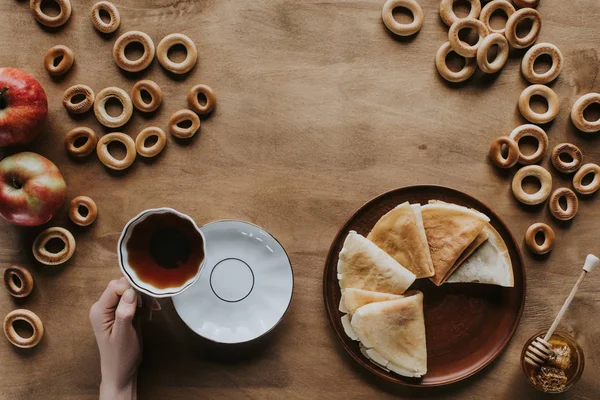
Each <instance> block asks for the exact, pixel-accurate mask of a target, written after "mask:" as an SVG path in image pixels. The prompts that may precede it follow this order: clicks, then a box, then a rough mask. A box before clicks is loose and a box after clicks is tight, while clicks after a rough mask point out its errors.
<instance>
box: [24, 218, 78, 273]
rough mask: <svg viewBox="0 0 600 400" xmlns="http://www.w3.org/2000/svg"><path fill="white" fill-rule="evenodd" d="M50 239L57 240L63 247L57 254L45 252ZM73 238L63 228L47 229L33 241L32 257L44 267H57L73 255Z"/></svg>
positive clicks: (74, 245)
mask: <svg viewBox="0 0 600 400" xmlns="http://www.w3.org/2000/svg"><path fill="white" fill-rule="evenodd" d="M52 239H59V240H60V241H61V242H63V243H64V245H65V247H63V248H62V250H60V251H59V252H58V253H51V252H49V251H48V250H46V245H47V244H48V242H49V241H50V240H52ZM75 247H76V244H75V238H74V237H73V235H72V234H71V232H69V231H68V230H66V229H65V228H59V227H53V228H48V229H46V230H45V231H43V232H42V233H40V234H39V235H37V237H36V238H35V240H34V241H33V256H34V257H35V259H36V260H38V261H39V262H41V263H42V264H46V265H58V264H62V263H64V262H67V261H69V259H70V258H71V256H73V253H75Z"/></svg>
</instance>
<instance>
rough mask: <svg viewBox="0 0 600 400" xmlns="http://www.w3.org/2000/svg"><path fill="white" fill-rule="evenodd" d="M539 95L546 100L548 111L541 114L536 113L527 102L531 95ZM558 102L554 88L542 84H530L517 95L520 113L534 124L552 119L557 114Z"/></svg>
mask: <svg viewBox="0 0 600 400" xmlns="http://www.w3.org/2000/svg"><path fill="white" fill-rule="evenodd" d="M535 95H539V96H542V97H543V98H545V99H546V101H547V102H548V111H546V112H545V113H543V114H540V113H537V112H535V111H533V110H532V109H531V105H530V104H529V102H530V100H531V97H532V96H535ZM559 110H560V102H559V100H558V96H557V95H556V93H554V90H552V89H550V88H549V87H548V86H544V85H537V84H536V85H531V86H529V87H526V88H525V90H523V92H522V93H521V95H520V96H519V111H521V115H522V116H523V117H524V118H525V119H526V120H527V121H529V122H533V123H534V124H545V123H547V122H550V121H552V120H553V119H554V118H556V116H557V115H558V112H559Z"/></svg>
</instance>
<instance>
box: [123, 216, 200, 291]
mask: <svg viewBox="0 0 600 400" xmlns="http://www.w3.org/2000/svg"><path fill="white" fill-rule="evenodd" d="M127 253H128V256H127V261H128V264H129V265H130V267H131V269H133V270H134V271H135V272H136V274H137V276H138V277H139V279H140V280H142V281H144V282H146V283H148V284H151V285H152V286H154V287H156V288H157V289H167V288H171V287H179V286H182V285H183V284H184V283H185V282H187V281H188V280H189V279H191V278H193V277H194V276H195V275H196V274H197V273H198V269H199V268H200V264H201V263H202V260H203V259H204V249H203V243H202V237H201V236H200V234H199V233H198V231H197V230H196V227H195V226H194V225H193V224H192V223H191V222H190V221H189V220H187V219H184V218H181V217H179V216H177V215H175V214H167V213H165V214H152V215H150V216H148V217H146V219H144V220H143V221H142V222H140V223H138V224H137V225H136V226H135V227H134V228H133V231H132V232H131V237H130V238H129V241H128V242H127Z"/></svg>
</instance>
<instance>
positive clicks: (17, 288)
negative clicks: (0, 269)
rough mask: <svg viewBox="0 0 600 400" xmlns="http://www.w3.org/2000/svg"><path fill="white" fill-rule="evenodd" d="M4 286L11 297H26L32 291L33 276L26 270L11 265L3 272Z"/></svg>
mask: <svg viewBox="0 0 600 400" xmlns="http://www.w3.org/2000/svg"><path fill="white" fill-rule="evenodd" d="M4 286H6V290H7V291H8V293H9V294H10V295H11V296H12V297H16V298H19V299H20V298H23V297H27V296H29V295H30V294H31V291H32V290H33V276H31V273H30V272H29V271H28V270H27V268H25V267H22V266H20V265H13V266H11V267H8V268H6V269H5V270H4Z"/></svg>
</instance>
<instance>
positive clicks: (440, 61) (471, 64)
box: [435, 42, 477, 82]
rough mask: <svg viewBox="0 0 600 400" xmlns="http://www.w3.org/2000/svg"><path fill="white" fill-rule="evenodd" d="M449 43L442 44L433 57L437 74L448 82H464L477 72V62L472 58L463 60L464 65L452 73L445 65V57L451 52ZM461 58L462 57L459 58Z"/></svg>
mask: <svg viewBox="0 0 600 400" xmlns="http://www.w3.org/2000/svg"><path fill="white" fill-rule="evenodd" d="M453 51H454V50H453V49H452V46H450V43H449V42H446V43H444V44H443V45H441V46H440V48H439V49H438V51H437V53H436V55H435V66H436V68H437V70H438V72H439V74H440V75H441V76H442V78H444V79H445V80H447V81H448V82H464V81H466V80H467V79H469V78H470V77H471V76H472V75H473V74H474V73H475V71H476V70H477V62H476V61H475V59H474V58H465V57H463V58H464V60H465V65H464V66H463V67H462V69H461V70H460V71H458V72H454V71H452V70H451V69H450V68H448V64H446V57H448V54H450V53H451V52H453ZM461 57H462V56H461Z"/></svg>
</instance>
